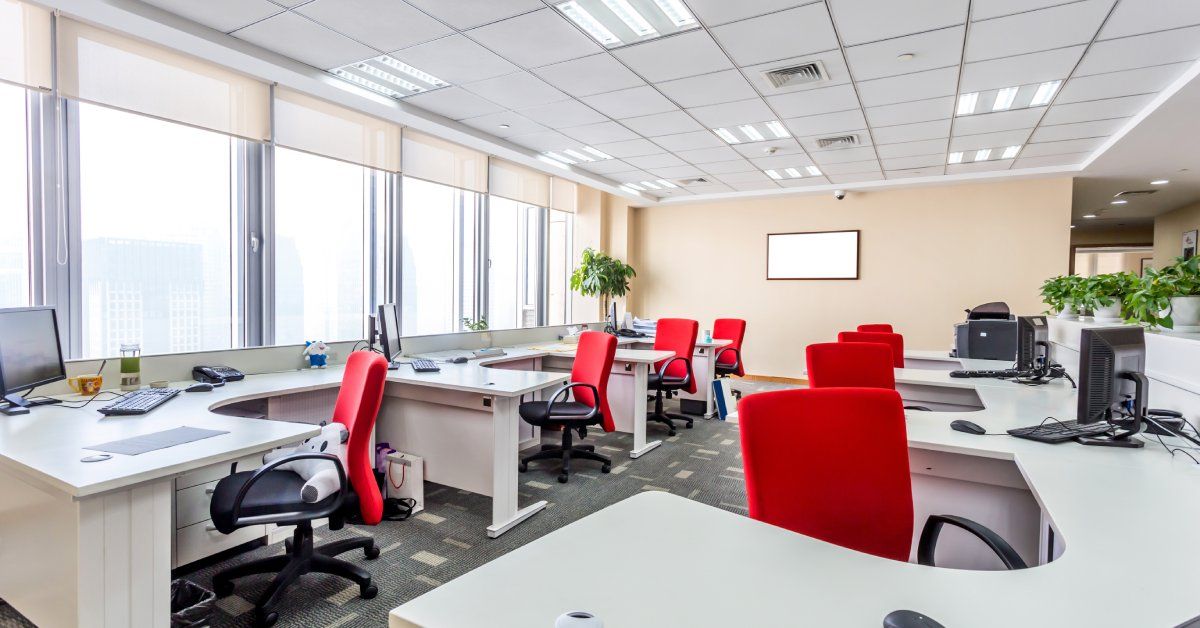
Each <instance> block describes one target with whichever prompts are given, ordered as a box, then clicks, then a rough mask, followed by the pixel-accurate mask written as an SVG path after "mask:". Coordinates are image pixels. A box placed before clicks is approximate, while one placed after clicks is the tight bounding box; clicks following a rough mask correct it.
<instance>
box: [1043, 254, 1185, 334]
mask: <svg viewBox="0 0 1200 628" xmlns="http://www.w3.org/2000/svg"><path fill="white" fill-rule="evenodd" d="M1041 294H1042V301H1043V302H1045V303H1046V305H1048V306H1049V307H1050V309H1051V310H1053V311H1055V312H1059V311H1062V310H1063V309H1066V308H1068V307H1073V308H1092V309H1096V308H1099V307H1107V306H1110V305H1112V304H1113V303H1115V302H1116V301H1117V300H1118V299H1120V300H1121V301H1122V310H1121V316H1122V317H1123V318H1124V319H1125V321H1126V322H1128V323H1140V324H1144V325H1148V326H1150V327H1151V328H1155V327H1165V328H1167V329H1171V328H1173V327H1174V325H1175V322H1174V320H1173V319H1172V318H1171V298H1172V297H1183V296H1193V295H1200V257H1193V258H1191V259H1187V260H1185V259H1183V258H1182V257H1180V258H1176V259H1175V262H1174V263H1172V264H1171V265H1170V266H1167V267H1166V268H1162V269H1154V268H1148V269H1146V272H1145V274H1144V275H1143V276H1141V277H1138V276H1137V275H1134V274H1133V273H1129V272H1121V273H1110V274H1106V275H1096V276H1094V277H1086V278H1085V277H1079V276H1075V275H1068V276H1059V277H1053V278H1050V279H1047V280H1046V281H1045V282H1043V283H1042V288H1041Z"/></svg>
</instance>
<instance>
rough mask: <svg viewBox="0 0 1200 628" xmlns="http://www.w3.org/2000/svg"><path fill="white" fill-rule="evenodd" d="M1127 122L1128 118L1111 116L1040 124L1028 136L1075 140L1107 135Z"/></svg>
mask: <svg viewBox="0 0 1200 628" xmlns="http://www.w3.org/2000/svg"><path fill="white" fill-rule="evenodd" d="M1128 122H1129V118H1113V119H1110V120H1091V121H1088V122H1072V123H1069V124H1054V125H1044V124H1043V125H1042V126H1039V127H1038V128H1037V130H1036V131H1034V132H1033V137H1032V138H1030V139H1031V141H1034V142H1053V141H1057V140H1075V139H1080V138H1084V137H1108V136H1109V135H1112V134H1113V133H1116V132H1117V131H1119V130H1121V127H1123V126H1125V125H1126V124H1127V123H1128Z"/></svg>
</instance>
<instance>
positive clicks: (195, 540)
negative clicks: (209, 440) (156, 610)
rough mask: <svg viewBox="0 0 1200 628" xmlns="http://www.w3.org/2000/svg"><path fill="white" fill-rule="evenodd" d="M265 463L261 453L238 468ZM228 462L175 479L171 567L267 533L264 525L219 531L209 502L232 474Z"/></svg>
mask: <svg viewBox="0 0 1200 628" xmlns="http://www.w3.org/2000/svg"><path fill="white" fill-rule="evenodd" d="M260 466H262V454H261V453H259V454H253V455H250V456H245V457H243V458H240V459H239V460H238V461H237V468H238V471H250V470H253V469H257V468H258V467H260ZM229 467H230V465H229V463H222V464H215V465H210V466H207V467H204V468H202V469H196V470H195V471H189V472H188V473H185V474H184V475H180V476H178V477H176V478H175V526H174V527H175V552H174V559H173V560H172V561H171V567H172V568H176V567H179V566H181V565H186V564H188V563H191V562H194V561H197V560H200V559H201V558H206V557H208V556H212V555H213V554H216V553H218V552H222V551H224V550H227V549H229V548H231V547H235V546H237V545H241V544H242V543H245V542H247V541H252V540H254V539H257V538H261V537H263V536H266V527H265V526H249V527H246V528H241V529H239V530H235V531H234V533H233V534H229V535H225V534H221V533H220V532H217V531H216V529H214V528H213V526H212V520H211V519H210V516H209V509H208V507H209V502H211V501H212V491H213V490H214V489H216V487H217V482H219V481H220V480H221V478H223V477H225V476H227V475H229Z"/></svg>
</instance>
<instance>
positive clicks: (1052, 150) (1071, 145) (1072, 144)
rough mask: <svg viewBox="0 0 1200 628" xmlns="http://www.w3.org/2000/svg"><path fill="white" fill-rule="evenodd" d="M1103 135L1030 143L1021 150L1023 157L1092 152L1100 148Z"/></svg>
mask: <svg viewBox="0 0 1200 628" xmlns="http://www.w3.org/2000/svg"><path fill="white" fill-rule="evenodd" d="M1105 139H1107V138H1103V137H1088V138H1082V139H1077V140H1060V141H1057V142H1040V143H1038V144H1029V145H1028V146H1026V147H1025V148H1024V149H1023V150H1022V151H1021V156H1022V157H1042V156H1044V155H1066V154H1069V153H1084V152H1091V151H1094V150H1096V149H1097V148H1100V145H1101V144H1103V143H1104V141H1105Z"/></svg>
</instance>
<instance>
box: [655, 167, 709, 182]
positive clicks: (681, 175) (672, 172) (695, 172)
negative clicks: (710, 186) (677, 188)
mask: <svg viewBox="0 0 1200 628" xmlns="http://www.w3.org/2000/svg"><path fill="white" fill-rule="evenodd" d="M651 172H653V173H654V174H656V175H658V176H660V177H662V178H664V179H693V178H696V177H703V176H705V174H706V173H705V172H704V171H703V170H701V169H699V168H697V167H695V166H670V167H667V168H653V169H652V170H651Z"/></svg>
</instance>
